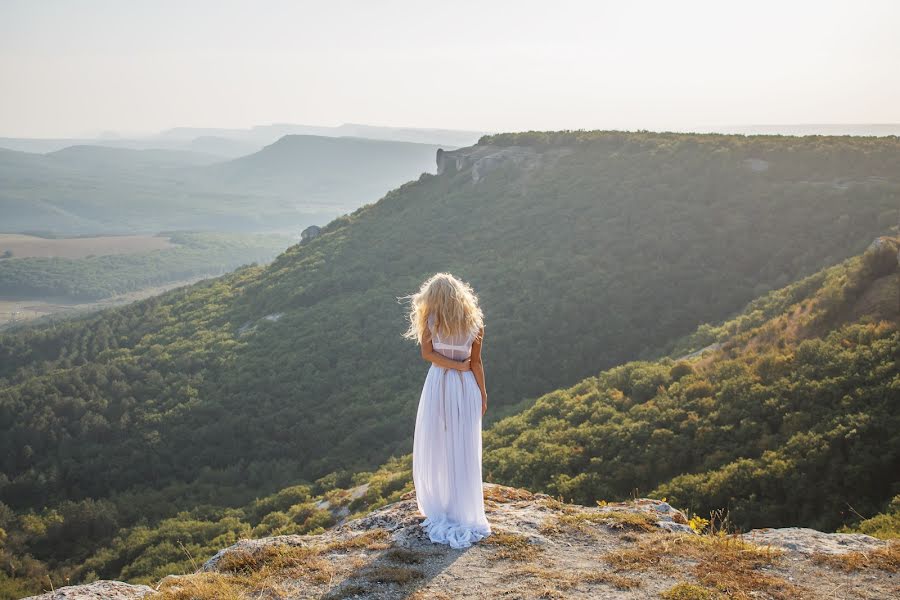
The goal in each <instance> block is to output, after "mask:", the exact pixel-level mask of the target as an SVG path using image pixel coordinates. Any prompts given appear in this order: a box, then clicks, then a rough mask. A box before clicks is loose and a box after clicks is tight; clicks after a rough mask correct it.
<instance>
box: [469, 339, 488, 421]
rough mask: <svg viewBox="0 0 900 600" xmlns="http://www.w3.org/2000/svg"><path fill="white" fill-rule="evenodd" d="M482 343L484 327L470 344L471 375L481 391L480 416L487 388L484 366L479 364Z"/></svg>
mask: <svg viewBox="0 0 900 600" xmlns="http://www.w3.org/2000/svg"><path fill="white" fill-rule="evenodd" d="M483 342H484V327H482V328H481V329H480V330H479V332H478V336H477V337H476V338H475V341H474V342H472V356H471V360H472V374H473V375H475V381H477V382H478V387H479V388H480V389H481V416H484V412H485V411H486V410H487V387H485V383H484V364H483V363H482V362H481V346H482V343H483Z"/></svg>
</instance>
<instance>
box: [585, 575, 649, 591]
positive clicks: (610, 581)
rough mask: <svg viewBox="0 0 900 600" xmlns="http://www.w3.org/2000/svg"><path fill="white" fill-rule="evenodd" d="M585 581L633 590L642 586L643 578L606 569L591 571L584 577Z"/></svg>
mask: <svg viewBox="0 0 900 600" xmlns="http://www.w3.org/2000/svg"><path fill="white" fill-rule="evenodd" d="M582 579H583V581H584V582H585V583H605V584H607V585H611V586H613V587H614V588H616V589H619V590H633V589H635V588H639V587H641V580H640V579H634V578H632V577H624V576H622V575H616V574H615V573H606V572H605V571H591V572H589V573H587V574H586V575H584V576H583V577H582Z"/></svg>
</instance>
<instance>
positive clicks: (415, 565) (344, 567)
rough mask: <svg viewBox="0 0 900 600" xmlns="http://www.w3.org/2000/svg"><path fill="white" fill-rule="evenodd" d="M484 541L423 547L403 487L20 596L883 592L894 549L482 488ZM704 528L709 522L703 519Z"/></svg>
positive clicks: (42, 599) (638, 507)
mask: <svg viewBox="0 0 900 600" xmlns="http://www.w3.org/2000/svg"><path fill="white" fill-rule="evenodd" d="M484 495H485V510H486V512H487V514H488V520H489V521H490V523H491V527H492V535H491V536H489V537H488V538H485V539H484V540H482V541H481V542H480V543H478V544H475V545H474V546H472V547H470V548H466V549H463V550H454V549H452V548H449V547H447V546H443V545H437V544H433V543H432V542H431V541H430V540H429V539H428V537H427V535H426V534H424V532H423V531H422V530H421V528H420V527H419V522H420V521H421V520H422V518H423V517H421V516H420V515H419V513H418V509H417V507H416V502H415V495H414V492H410V493H408V494H406V495H405V496H403V498H402V499H401V500H400V501H398V502H394V503H392V504H389V505H387V506H384V507H382V508H380V509H377V510H374V511H372V512H370V513H369V514H368V515H366V516H364V517H361V518H357V519H353V520H349V521H346V522H344V523H343V524H341V525H338V526H336V527H334V528H332V529H329V530H327V531H325V532H323V533H320V534H316V535H288V536H277V537H269V538H263V539H256V540H250V539H245V540H241V541H239V542H238V543H236V544H234V545H232V546H230V547H228V548H225V549H223V550H221V551H219V552H218V553H217V554H216V555H215V556H213V557H212V558H210V559H209V560H207V561H206V562H205V563H204V564H203V565H202V566H199V568H198V569H197V571H196V572H195V573H192V574H186V575H170V576H168V577H165V578H164V579H162V580H161V581H160V582H159V583H158V584H157V585H155V586H154V587H152V588H151V587H148V586H133V585H129V584H124V583H122V582H114V581H98V582H94V583H91V584H86V585H79V586H70V587H66V588H61V589H59V590H56V591H53V592H50V593H46V594H43V595H41V596H33V597H31V599H30V600H51V599H52V600H57V599H67V600H86V599H89V598H90V599H95V598H112V599H116V600H120V599H121V600H125V599H132V598H151V597H152V598H153V599H154V600H157V599H158V600H164V599H170V598H171V599H188V598H192V599H206V598H209V599H212V598H284V599H288V598H290V599H301V598H302V599H305V598H323V599H343V598H372V599H387V598H409V599H426V598H432V599H451V598H452V599H455V598H497V597H502V598H522V599H526V598H594V599H606V598H623V597H627V598H674V599H678V598H687V599H694V598H779V599H781V598H792V599H794V598H826V597H827V598H865V599H869V598H871V599H874V598H890V597H897V595H898V593H900V578H898V576H897V571H898V565H900V544H898V543H896V542H887V541H884V540H879V539H876V538H873V537H870V536H866V535H859V534H826V533H822V532H818V531H814V530H810V529H799V528H787V529H760V530H753V531H751V532H748V533H746V534H743V535H740V534H727V533H724V532H722V531H712V532H710V531H709V529H710V528H709V526H708V524H706V523H704V522H703V520H702V519H694V520H688V518H687V517H686V515H685V514H684V513H683V512H682V511H680V510H677V509H675V508H673V507H672V506H670V505H669V504H667V503H666V502H663V501H660V500H651V499H646V498H644V499H637V500H634V501H629V502H620V503H609V504H601V505H598V506H596V507H584V506H579V505H572V504H565V503H562V502H559V501H558V500H556V499H554V498H551V497H549V496H547V495H545V494H532V493H531V492H529V491H527V490H524V489H517V488H511V487H505V486H501V485H496V484H490V483H485V484H484ZM713 529H714V530H715V529H716V527H715V524H713Z"/></svg>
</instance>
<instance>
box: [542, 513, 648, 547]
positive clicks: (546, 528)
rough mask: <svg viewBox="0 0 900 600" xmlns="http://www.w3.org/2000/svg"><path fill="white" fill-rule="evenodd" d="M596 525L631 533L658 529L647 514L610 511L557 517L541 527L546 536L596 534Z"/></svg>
mask: <svg viewBox="0 0 900 600" xmlns="http://www.w3.org/2000/svg"><path fill="white" fill-rule="evenodd" d="M594 525H605V526H606V527H609V528H610V529H619V530H622V531H631V532H648V531H654V530H656V529H657V526H656V521H655V520H654V519H653V517H651V516H650V515H647V514H645V513H637V512H627V511H608V512H574V513H570V514H563V515H557V516H555V517H552V518H550V519H548V520H547V521H545V522H544V523H543V524H542V525H541V527H540V531H541V533H543V534H544V535H554V534H560V533H564V534H568V533H572V532H573V531H578V532H581V533H595V532H596V529H595V527H594ZM632 541H633V539H632Z"/></svg>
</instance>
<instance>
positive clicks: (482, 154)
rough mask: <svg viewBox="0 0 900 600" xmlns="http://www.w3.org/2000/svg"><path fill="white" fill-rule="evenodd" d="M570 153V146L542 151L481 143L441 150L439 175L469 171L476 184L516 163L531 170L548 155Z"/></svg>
mask: <svg viewBox="0 0 900 600" xmlns="http://www.w3.org/2000/svg"><path fill="white" fill-rule="evenodd" d="M570 153H571V150H570V149H568V148H554V149H552V150H548V151H547V152H538V151H537V150H535V149H534V148H530V147H527V146H504V147H500V146H490V145H485V146H481V145H477V146H472V147H471V148H460V149H459V150H451V151H445V150H443V149H438V151H437V174H438V175H443V174H444V173H457V172H461V171H465V170H469V171H470V172H471V175H472V183H478V182H479V181H480V180H481V179H482V178H483V177H484V176H485V175H486V174H487V173H490V172H491V171H494V170H496V169H498V168H500V167H502V166H506V165H515V166H516V167H518V168H520V169H523V170H526V171H527V170H529V169H531V168H534V167H536V166H538V165H541V164H543V162H544V161H545V160H547V159H548V158H549V159H551V160H555V159H556V158H559V157H560V156H565V155H566V154H570Z"/></svg>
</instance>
